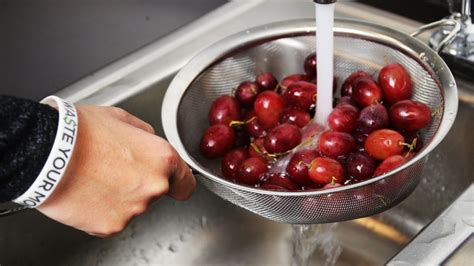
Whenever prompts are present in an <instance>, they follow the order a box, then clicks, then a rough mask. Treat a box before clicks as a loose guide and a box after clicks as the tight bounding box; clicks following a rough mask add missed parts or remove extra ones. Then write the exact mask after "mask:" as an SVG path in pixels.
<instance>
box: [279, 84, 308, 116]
mask: <svg viewBox="0 0 474 266" xmlns="http://www.w3.org/2000/svg"><path fill="white" fill-rule="evenodd" d="M283 98H284V99H285V100H286V102H287V103H288V105H290V106H296V107H299V108H301V109H303V110H308V109H309V108H310V107H311V106H312V105H313V106H314V104H315V103H316V85H314V84H313V83H309V82H306V81H298V82H295V83H292V84H291V85H290V86H289V87H288V89H287V90H286V91H285V93H283Z"/></svg>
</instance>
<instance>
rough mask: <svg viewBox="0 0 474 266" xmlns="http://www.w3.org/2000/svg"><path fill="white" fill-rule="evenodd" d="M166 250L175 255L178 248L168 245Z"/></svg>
mask: <svg viewBox="0 0 474 266" xmlns="http://www.w3.org/2000/svg"><path fill="white" fill-rule="evenodd" d="M168 250H169V251H171V252H173V253H176V251H178V247H177V246H176V245H175V244H170V245H169V247H168Z"/></svg>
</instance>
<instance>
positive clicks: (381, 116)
mask: <svg viewBox="0 0 474 266" xmlns="http://www.w3.org/2000/svg"><path fill="white" fill-rule="evenodd" d="M358 122H359V127H358V128H359V129H360V130H362V131H363V132H365V133H371V132H373V131H375V130H377V129H381V128H386V127H387V126H388V125H389V119H388V112H387V108H385V106H383V105H382V104H372V105H369V106H367V107H365V108H364V109H362V111H361V112H360V115H359V121H358Z"/></svg>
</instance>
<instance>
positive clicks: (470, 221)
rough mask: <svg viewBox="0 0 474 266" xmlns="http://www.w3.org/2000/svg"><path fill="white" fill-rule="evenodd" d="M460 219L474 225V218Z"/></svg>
mask: <svg viewBox="0 0 474 266" xmlns="http://www.w3.org/2000/svg"><path fill="white" fill-rule="evenodd" d="M462 221H463V223H465V224H467V225H469V226H472V227H474V218H466V219H462Z"/></svg>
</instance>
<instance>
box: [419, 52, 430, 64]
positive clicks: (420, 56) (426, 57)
mask: <svg viewBox="0 0 474 266" xmlns="http://www.w3.org/2000/svg"><path fill="white" fill-rule="evenodd" d="M418 57H419V58H420V59H421V60H423V62H425V63H427V62H428V61H429V60H430V59H429V58H428V56H426V54H425V53H420V55H419V56H418Z"/></svg>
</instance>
